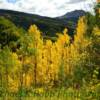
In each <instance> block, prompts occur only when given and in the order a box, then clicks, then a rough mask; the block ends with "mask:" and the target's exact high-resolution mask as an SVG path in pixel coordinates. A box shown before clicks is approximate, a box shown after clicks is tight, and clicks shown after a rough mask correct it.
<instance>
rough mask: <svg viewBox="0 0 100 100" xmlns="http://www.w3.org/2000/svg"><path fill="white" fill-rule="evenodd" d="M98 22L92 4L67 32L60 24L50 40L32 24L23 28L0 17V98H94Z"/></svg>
mask: <svg viewBox="0 0 100 100" xmlns="http://www.w3.org/2000/svg"><path fill="white" fill-rule="evenodd" d="M41 20H42V19H41ZM99 20H100V12H98V11H97V8H96V15H91V14H89V13H88V14H86V15H84V16H82V17H80V18H79V19H78V22H77V25H76V29H75V30H74V34H73V36H71V35H70V33H69V31H68V29H67V28H65V29H63V31H62V32H56V33H55V34H56V35H55V36H53V38H54V40H52V39H51V38H44V35H43V34H44V33H43V32H42V31H40V30H39V28H38V27H37V26H36V25H34V24H33V25H31V26H29V29H28V30H24V29H23V28H20V27H18V26H16V25H15V24H14V23H13V22H11V21H9V20H8V19H6V18H4V17H0V97H1V98H3V100H16V99H18V100H51V98H52V100H57V98H58V97H59V98H60V99H59V100H99V99H100V94H99V93H100V23H99V22H100V21H99ZM49 24H50V23H49ZM55 24H56V23H55ZM56 28H59V27H56ZM27 97H28V98H27ZM26 98H27V99H26ZM73 98H74V99H73Z"/></svg>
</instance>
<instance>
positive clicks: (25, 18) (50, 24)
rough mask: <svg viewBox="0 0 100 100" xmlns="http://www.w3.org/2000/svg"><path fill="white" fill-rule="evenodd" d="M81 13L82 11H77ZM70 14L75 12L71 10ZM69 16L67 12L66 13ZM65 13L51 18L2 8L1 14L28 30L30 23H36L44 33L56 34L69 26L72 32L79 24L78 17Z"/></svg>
mask: <svg viewBox="0 0 100 100" xmlns="http://www.w3.org/2000/svg"><path fill="white" fill-rule="evenodd" d="M76 12H78V13H79V16H78V17H77V16H76V17H77V19H78V18H79V17H80V16H83V15H85V13H84V14H83V15H81V14H80V13H81V11H76ZM70 14H73V15H74V13H73V12H71V13H70ZM65 15H66V16H67V14H65ZM65 15H64V16H63V17H62V18H61V17H55V18H50V17H46V16H40V15H36V14H29V13H25V12H19V11H12V10H5V9H0V16H2V17H5V18H7V19H8V20H10V21H12V22H13V23H14V24H15V25H16V26H18V27H22V28H23V29H25V30H27V29H28V28H29V26H30V25H32V24H36V25H37V26H38V27H39V29H40V30H41V31H42V32H43V33H44V35H49V36H55V33H57V32H62V31H63V29H64V28H68V31H69V32H70V33H71V34H72V33H73V31H74V30H75V28H76V25H77V19H75V20H73V19H74V16H73V17H71V18H70V19H67V18H68V17H65Z"/></svg>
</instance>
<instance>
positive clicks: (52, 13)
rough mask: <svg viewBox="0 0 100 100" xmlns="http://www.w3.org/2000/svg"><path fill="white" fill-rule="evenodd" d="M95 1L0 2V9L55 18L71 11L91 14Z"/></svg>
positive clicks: (9, 0)
mask: <svg viewBox="0 0 100 100" xmlns="http://www.w3.org/2000/svg"><path fill="white" fill-rule="evenodd" d="M95 1H96V0H0V9H10V10H17V11H22V12H28V13H33V14H39V15H42V16H49V17H56V16H61V15H64V14H65V13H67V12H70V11H73V10H76V9H77V10H79V9H82V10H86V11H92V12H93V4H94V2H95Z"/></svg>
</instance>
